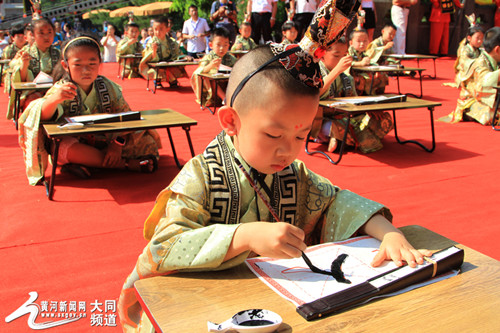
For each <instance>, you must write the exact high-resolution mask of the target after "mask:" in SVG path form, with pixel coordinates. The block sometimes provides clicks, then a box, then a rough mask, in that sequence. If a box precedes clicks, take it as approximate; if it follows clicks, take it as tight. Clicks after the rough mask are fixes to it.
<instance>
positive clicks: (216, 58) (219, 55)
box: [191, 27, 236, 106]
mask: <svg viewBox="0 0 500 333" xmlns="http://www.w3.org/2000/svg"><path fill="white" fill-rule="evenodd" d="M209 46H210V48H211V51H210V52H209V53H207V54H205V56H203V58H202V59H201V60H200V65H199V66H198V68H197V69H196V70H195V71H194V72H193V75H192V76H191V86H192V87H193V90H194V93H195V96H196V102H197V103H198V104H200V105H206V106H212V105H217V104H220V103H219V102H218V99H219V100H220V101H222V100H224V98H225V91H226V89H225V86H223V87H221V89H217V90H218V92H219V94H220V95H219V96H213V91H212V87H211V86H210V84H209V83H208V82H207V81H206V80H203V83H202V84H204V89H203V91H204V94H203V96H201V98H202V101H199V100H198V98H199V96H200V89H201V87H200V86H199V84H200V82H199V77H198V74H200V73H209V74H215V73H217V72H218V70H219V67H220V65H224V66H228V67H233V66H234V64H235V62H236V58H235V57H234V56H232V55H231V54H229V53H228V50H229V31H228V30H227V29H226V28H222V27H221V28H215V29H214V30H212V33H211V35H210V42H209Z"/></svg>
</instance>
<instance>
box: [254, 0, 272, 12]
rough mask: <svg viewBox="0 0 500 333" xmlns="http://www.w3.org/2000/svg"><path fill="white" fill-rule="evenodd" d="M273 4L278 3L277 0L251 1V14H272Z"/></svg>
mask: <svg viewBox="0 0 500 333" xmlns="http://www.w3.org/2000/svg"><path fill="white" fill-rule="evenodd" d="M273 2H278V0H253V1H252V13H261V12H268V13H272V11H273Z"/></svg>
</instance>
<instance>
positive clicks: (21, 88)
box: [10, 82, 53, 130]
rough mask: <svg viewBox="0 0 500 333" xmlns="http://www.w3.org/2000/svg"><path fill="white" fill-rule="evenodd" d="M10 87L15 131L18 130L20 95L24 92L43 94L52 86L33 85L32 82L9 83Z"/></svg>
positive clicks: (49, 84)
mask: <svg viewBox="0 0 500 333" xmlns="http://www.w3.org/2000/svg"><path fill="white" fill-rule="evenodd" d="M10 86H11V87H12V89H14V93H15V95H14V96H15V97H14V124H16V130H17V129H18V119H19V116H20V114H21V95H22V94H23V92H25V91H30V92H35V91H40V92H45V91H47V90H49V89H50V88H51V87H52V86H53V84H52V83H43V84H33V82H11V84H10Z"/></svg>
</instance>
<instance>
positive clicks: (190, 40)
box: [182, 5, 210, 58]
mask: <svg viewBox="0 0 500 333" xmlns="http://www.w3.org/2000/svg"><path fill="white" fill-rule="evenodd" d="M189 16H191V18H190V19H189V20H186V21H185V22H184V26H183V27H182V37H183V38H184V39H185V40H186V41H187V53H188V55H190V56H191V57H193V58H198V53H203V52H205V49H206V47H207V45H206V38H205V37H207V36H208V35H209V34H210V28H209V27H208V22H207V20H205V19H204V18H202V17H199V16H198V7H197V6H195V5H191V6H189Z"/></svg>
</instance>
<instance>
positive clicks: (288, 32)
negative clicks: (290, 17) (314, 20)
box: [281, 21, 299, 45]
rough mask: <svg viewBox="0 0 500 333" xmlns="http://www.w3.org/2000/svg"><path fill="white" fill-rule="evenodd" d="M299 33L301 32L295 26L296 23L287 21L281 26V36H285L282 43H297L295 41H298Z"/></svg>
mask: <svg viewBox="0 0 500 333" xmlns="http://www.w3.org/2000/svg"><path fill="white" fill-rule="evenodd" d="M298 33H299V32H298V30H297V26H296V25H295V22H294V21H286V22H285V23H283V25H282V26H281V34H282V35H283V41H282V42H281V43H282V44H285V45H287V44H293V43H295V40H296V39H297V35H298Z"/></svg>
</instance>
